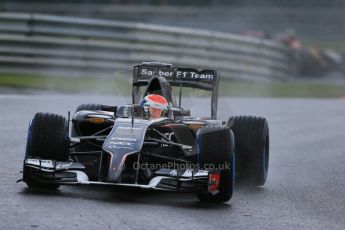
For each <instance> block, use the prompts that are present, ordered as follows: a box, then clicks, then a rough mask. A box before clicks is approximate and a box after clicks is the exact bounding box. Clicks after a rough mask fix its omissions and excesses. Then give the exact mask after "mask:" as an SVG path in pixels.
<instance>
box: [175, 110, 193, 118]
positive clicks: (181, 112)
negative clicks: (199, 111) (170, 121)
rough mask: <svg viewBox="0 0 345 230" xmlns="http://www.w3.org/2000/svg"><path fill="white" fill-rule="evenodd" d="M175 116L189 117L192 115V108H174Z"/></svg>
mask: <svg viewBox="0 0 345 230" xmlns="http://www.w3.org/2000/svg"><path fill="white" fill-rule="evenodd" d="M173 115H174V117H188V116H190V110H173Z"/></svg>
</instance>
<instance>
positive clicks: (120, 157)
mask: <svg viewBox="0 0 345 230" xmlns="http://www.w3.org/2000/svg"><path fill="white" fill-rule="evenodd" d="M219 77H220V76H219V73H218V72H217V71H215V70H202V71H198V70H196V69H192V68H177V67H174V66H173V65H171V64H165V63H157V62H147V63H145V62H144V63H142V64H140V65H136V66H134V70H133V86H132V87H133V88H132V89H133V90H132V100H133V103H132V104H128V105H121V106H108V105H100V104H83V105H80V106H78V108H77V109H76V113H75V114H74V116H73V117H72V119H70V118H69V116H68V118H67V119H66V118H65V117H62V116H60V115H55V114H51V113H36V114H35V116H34V118H33V119H32V120H31V122H30V126H29V131H28V138H27V147H26V154H25V159H24V166H23V167H24V168H23V181H24V182H25V183H26V184H27V186H28V187H29V188H35V189H56V188H58V187H59V186H60V185H108V186H114V187H126V188H133V187H134V188H141V189H153V190H162V191H176V192H194V193H195V194H196V195H197V196H198V198H199V200H200V201H206V202H227V201H228V200H229V199H230V198H231V197H232V194H233V190H234V182H235V175H236V179H239V180H241V181H243V182H244V183H246V184H249V185H253V186H261V185H263V184H264V183H265V181H266V177H267V171H268V162H269V160H268V159H269V131H268V124H267V121H266V119H265V118H260V117H253V116H234V117H230V119H229V120H228V121H226V122H224V121H221V120H217V103H218V85H219ZM173 87H175V88H177V89H180V95H179V103H178V104H177V102H176V98H175V96H174V94H173ZM183 87H188V88H196V89H199V90H200V89H201V90H206V91H208V92H211V94H212V96H211V117H209V118H205V117H202V118H197V117H192V116H191V112H190V110H184V109H183V108H181V89H182V88H183ZM175 88H174V89H175ZM152 93H155V94H159V95H161V96H163V97H164V98H166V100H167V101H168V102H169V105H170V106H169V109H168V111H167V113H166V114H165V116H164V117H161V118H159V119H155V120H150V116H149V114H148V112H147V111H145V110H144V109H143V108H142V106H140V105H139V103H140V101H141V100H142V98H143V97H144V96H145V95H149V94H152ZM235 165H236V167H235Z"/></svg>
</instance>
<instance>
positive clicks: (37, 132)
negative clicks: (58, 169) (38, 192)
mask: <svg viewBox="0 0 345 230" xmlns="http://www.w3.org/2000/svg"><path fill="white" fill-rule="evenodd" d="M67 151H68V125H67V122H66V119H65V118H64V117H62V116H59V115H55V114H51V113H36V114H35V116H34V118H33V119H32V120H31V123H30V127H29V131H28V139H27V146H26V154H25V158H28V157H29V158H41V159H49V160H56V161H64V160H66V159H67ZM31 173H32V169H31V168H28V167H24V170H23V180H24V182H25V183H26V184H27V185H28V187H30V188H45V189H56V188H58V187H59V185H55V184H45V183H39V182H37V181H35V180H32V179H31Z"/></svg>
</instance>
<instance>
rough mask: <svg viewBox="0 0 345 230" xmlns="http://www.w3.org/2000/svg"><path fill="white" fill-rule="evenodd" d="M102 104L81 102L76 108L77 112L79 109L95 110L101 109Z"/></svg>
mask: <svg viewBox="0 0 345 230" xmlns="http://www.w3.org/2000/svg"><path fill="white" fill-rule="evenodd" d="M101 107H102V106H101V105H100V104H81V105H79V106H78V107H77V109H76V110H75V112H76V113H77V112H79V111H82V110H91V111H94V110H101Z"/></svg>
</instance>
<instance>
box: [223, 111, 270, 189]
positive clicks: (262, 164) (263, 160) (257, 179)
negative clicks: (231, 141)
mask: <svg viewBox="0 0 345 230" xmlns="http://www.w3.org/2000/svg"><path fill="white" fill-rule="evenodd" d="M228 126H229V127H230V128H231V129H232V131H233V132H234V135H235V142H236V144H235V145H236V149H235V152H236V165H237V169H238V172H239V177H238V179H239V180H240V181H243V182H244V183H245V184H248V185H252V186H262V185H264V184H265V182H266V179H267V172H268V164H269V129H268V123H267V120H266V119H265V118H262V117H252V116H235V117H231V118H230V119H229V121H228Z"/></svg>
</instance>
